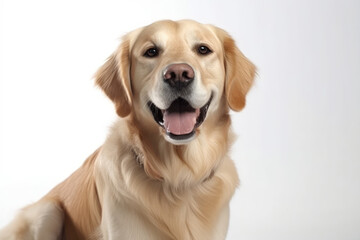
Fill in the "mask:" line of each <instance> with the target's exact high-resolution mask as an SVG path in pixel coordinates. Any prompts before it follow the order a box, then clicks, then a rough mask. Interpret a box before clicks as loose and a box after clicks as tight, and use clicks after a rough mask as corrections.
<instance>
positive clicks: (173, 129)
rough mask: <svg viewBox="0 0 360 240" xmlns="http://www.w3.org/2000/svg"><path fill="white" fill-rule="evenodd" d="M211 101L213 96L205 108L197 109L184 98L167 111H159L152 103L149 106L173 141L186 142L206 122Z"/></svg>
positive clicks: (177, 100) (175, 102)
mask: <svg viewBox="0 0 360 240" xmlns="http://www.w3.org/2000/svg"><path fill="white" fill-rule="evenodd" d="M211 100H212V96H211V97H210V99H209V101H208V102H207V103H206V104H205V105H204V106H203V107H201V108H197V109H195V108H193V107H192V106H191V105H190V104H189V102H187V101H186V100H184V99H183V98H178V99H176V100H175V101H174V102H172V103H171V105H170V107H169V108H168V109H166V110H162V109H159V108H158V107H156V106H155V104H153V103H152V102H151V101H150V102H148V106H149V108H150V110H151V112H152V114H153V116H154V119H155V121H156V122H157V123H158V124H159V125H160V126H162V127H163V128H164V129H165V131H166V134H167V135H168V136H169V137H170V138H171V139H174V140H186V139H189V138H191V137H192V136H193V135H194V134H195V130H196V128H198V127H199V126H200V125H201V124H202V123H203V122H204V120H205V118H206V114H207V111H208V108H209V106H210V103H211Z"/></svg>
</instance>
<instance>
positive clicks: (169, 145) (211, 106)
mask: <svg viewBox="0 0 360 240" xmlns="http://www.w3.org/2000/svg"><path fill="white" fill-rule="evenodd" d="M255 74H256V67H255V66H254V64H253V63H251V62H250V61H249V60H248V59H247V58H246V57H245V56H244V55H243V54H242V52H241V51H240V50H239V49H238V48H237V47H236V45H235V42H234V40H233V39H232V38H231V36H230V35H229V34H228V33H227V32H225V31H224V30H222V29H220V28H218V27H215V26H213V25H205V24H200V23H198V22H195V21H192V20H181V21H170V20H164V21H159V22H155V23H153V24H151V25H148V26H145V27H142V28H139V29H137V30H134V31H132V32H129V33H128V34H126V35H125V36H124V37H123V38H122V41H121V44H120V45H119V47H118V48H117V50H116V51H115V52H114V53H113V54H112V55H111V56H110V57H109V58H108V60H107V61H106V62H105V63H104V65H103V66H101V67H100V69H99V70H98V71H97V73H96V74H95V81H96V84H97V86H99V87H100V88H101V89H102V90H103V91H104V93H105V94H106V95H107V96H108V97H109V98H110V99H111V100H112V102H113V103H114V105H115V109H116V113H117V115H118V116H119V117H118V119H117V121H116V123H114V125H113V126H112V128H111V131H110V133H109V136H108V137H107V139H106V141H105V143H104V144H103V145H102V146H101V147H99V148H98V149H97V150H96V151H95V152H94V153H93V154H92V155H91V156H90V157H89V158H88V159H87V160H86V161H85V163H84V164H83V165H82V166H81V167H80V168H79V169H78V170H76V171H75V172H74V173H73V174H72V175H71V176H70V177H68V178H67V179H66V180H65V181H63V182H62V183H60V184H59V185H57V186H56V187H55V188H53V189H52V190H51V191H50V192H49V193H48V194H47V195H46V196H44V197H43V198H41V199H40V200H39V201H38V202H36V203H34V204H32V205H30V206H27V207H25V208H24V209H22V210H21V211H20V212H19V214H18V215H17V216H16V217H15V219H14V220H13V221H12V222H11V223H10V224H9V225H7V226H6V227H5V228H3V229H2V230H1V231H0V239H1V240H5V239H6V240H8V239H21V240H28V239H40V240H43V239H45V240H52V239H54V240H55V239H66V240H75V239H94V240H95V239H97V240H101V239H104V240H105V239H106V240H111V239H131V240H145V239H148V240H152V239H154V240H167V239H177V240H190V239H196V240H211V239H213V240H219V239H225V238H226V234H227V229H228V223H229V201H230V199H231V197H232V195H233V194H234V191H235V189H236V187H237V185H238V182H239V180H238V175H237V173H236V169H235V165H234V163H233V161H232V160H231V159H230V158H229V156H228V152H229V148H230V146H231V144H232V142H233V141H234V134H233V133H232V131H231V126H230V124H231V119H230V115H229V112H230V109H231V110H233V111H240V110H242V109H243V108H244V106H245V103H246V100H245V97H246V94H247V93H248V91H249V90H250V88H251V86H252V84H253V81H254V76H255Z"/></svg>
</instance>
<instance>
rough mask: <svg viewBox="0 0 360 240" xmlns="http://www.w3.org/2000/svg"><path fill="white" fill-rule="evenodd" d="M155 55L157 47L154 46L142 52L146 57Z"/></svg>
mask: <svg viewBox="0 0 360 240" xmlns="http://www.w3.org/2000/svg"><path fill="white" fill-rule="evenodd" d="M157 55H159V49H158V48H156V47H152V48H149V49H148V50H146V52H145V53H144V57H148V58H153V57H156V56H157Z"/></svg>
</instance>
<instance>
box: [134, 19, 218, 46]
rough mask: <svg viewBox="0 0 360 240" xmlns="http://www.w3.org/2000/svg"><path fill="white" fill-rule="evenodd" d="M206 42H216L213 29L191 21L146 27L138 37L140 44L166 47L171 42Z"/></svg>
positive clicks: (161, 22) (170, 22)
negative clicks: (149, 43)
mask: <svg viewBox="0 0 360 240" xmlns="http://www.w3.org/2000/svg"><path fill="white" fill-rule="evenodd" d="M205 40H206V41H215V40H216V35H215V34H214V32H213V31H212V30H211V27H209V26H208V25H204V24H201V23H198V22H195V21H191V20H182V21H169V20H165V21H159V22H155V23H153V24H151V25H149V26H146V27H144V28H143V30H142V31H141V33H140V34H139V36H138V41H140V42H153V43H155V44H160V45H165V46H166V44H167V43H169V42H171V43H173V42H177V43H178V44H180V43H181V42H187V43H188V44H192V43H197V42H202V41H205Z"/></svg>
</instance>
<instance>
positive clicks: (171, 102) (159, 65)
mask: <svg viewBox="0 0 360 240" xmlns="http://www.w3.org/2000/svg"><path fill="white" fill-rule="evenodd" d="M254 74H255V67H254V66H253V64H252V63H251V62H249V61H248V60H247V59H246V58H245V57H244V56H243V54H242V53H241V52H240V51H239V50H238V49H237V47H236V46H235V44H234V41H233V40H232V39H231V38H230V36H229V35H228V34H227V33H225V32H224V31H223V30H221V29H219V28H216V27H214V26H211V25H203V24H200V23H197V22H194V21H189V20H186V21H178V22H173V21H161V22H156V23H153V24H151V25H149V26H147V27H144V28H141V29H138V30H135V31H134V32H131V33H129V34H128V35H126V36H125V37H124V39H123V42H122V44H121V45H120V47H119V49H118V50H117V51H116V52H115V53H114V54H113V55H112V56H111V57H110V58H109V60H108V61H107V62H106V63H105V64H104V66H103V67H102V68H100V70H99V71H98V73H97V76H96V77H97V84H98V85H100V87H101V88H102V89H103V90H104V91H105V93H106V94H107V95H108V96H109V97H110V98H111V99H112V100H113V101H114V103H115V105H116V108H117V113H118V115H119V116H121V117H125V116H127V115H129V114H132V115H133V116H134V117H135V118H136V119H137V120H138V122H141V124H142V125H144V126H150V128H152V129H154V128H159V129H160V131H161V133H162V134H163V136H164V137H165V139H166V140H167V141H169V142H171V143H173V144H186V143H188V142H190V141H191V140H192V139H194V138H195V137H196V136H197V135H198V134H200V132H201V128H202V125H203V124H205V123H204V122H206V121H207V118H215V119H217V118H219V117H220V116H219V115H221V114H224V113H227V112H228V106H230V108H232V109H233V110H236V111H239V110H241V109H242V108H243V107H244V105H245V95H246V93H247V92H248V90H249V88H250V86H251V84H252V81H253V78H254Z"/></svg>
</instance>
